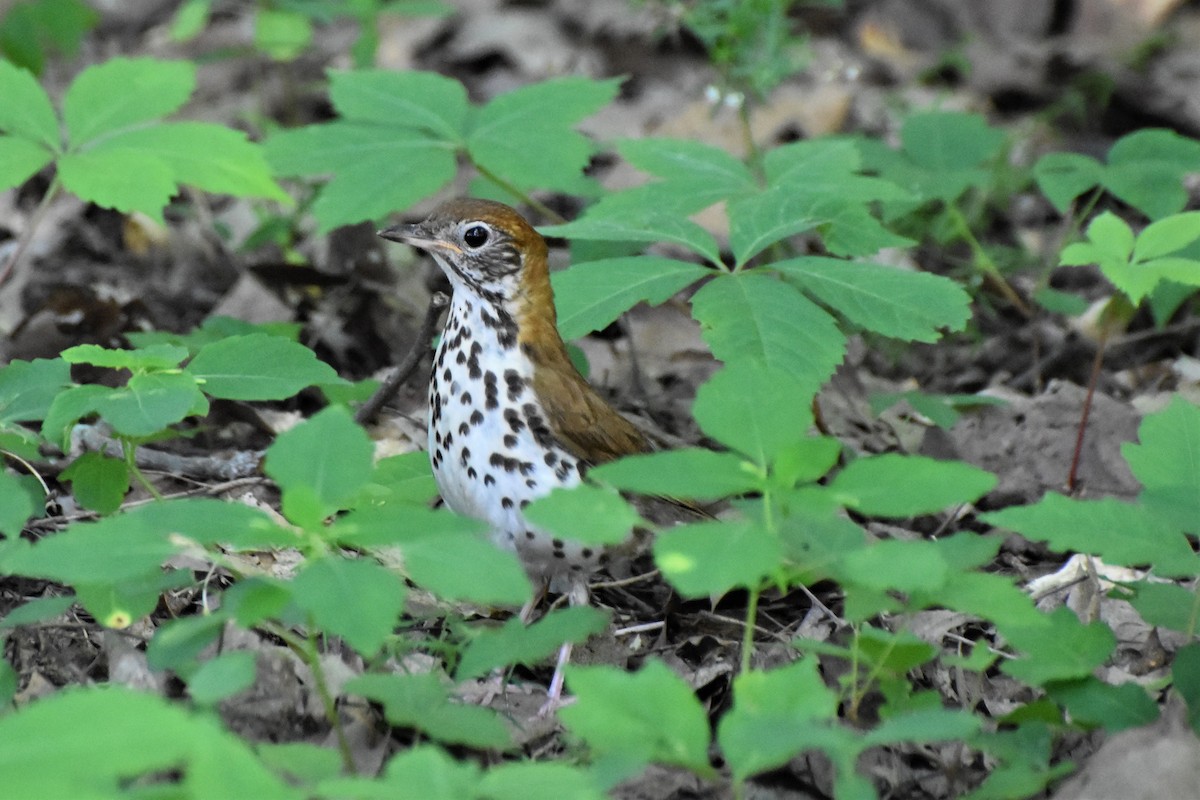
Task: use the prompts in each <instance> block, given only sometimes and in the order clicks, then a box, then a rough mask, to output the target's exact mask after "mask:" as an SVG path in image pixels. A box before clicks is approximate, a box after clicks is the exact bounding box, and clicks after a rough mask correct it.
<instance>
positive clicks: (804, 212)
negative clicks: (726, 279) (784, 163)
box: [728, 186, 826, 267]
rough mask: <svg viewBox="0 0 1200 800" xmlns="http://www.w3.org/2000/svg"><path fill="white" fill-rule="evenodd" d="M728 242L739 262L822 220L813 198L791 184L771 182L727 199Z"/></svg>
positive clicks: (823, 218) (744, 261)
mask: <svg viewBox="0 0 1200 800" xmlns="http://www.w3.org/2000/svg"><path fill="white" fill-rule="evenodd" d="M728 209H729V246H730V248H731V249H732V250H733V257H734V263H735V264H736V265H737V266H739V267H740V266H742V265H743V264H745V263H746V262H747V261H749V260H750V259H751V258H753V257H754V256H756V255H758V254H759V253H760V252H762V251H763V250H765V249H766V248H768V247H770V246H771V245H772V244H775V243H776V242H778V241H781V240H783V239H785V238H787V237H789V236H794V235H796V234H798V233H803V232H804V231H807V230H810V229H812V228H814V227H816V226H817V225H819V224H820V223H822V222H825V221H826V219H825V216H824V214H822V213H820V211H818V209H817V208H816V203H815V202H814V199H813V198H812V197H811V196H809V195H807V194H804V193H800V192H797V191H796V189H795V187H793V186H772V187H769V188H767V189H765V190H763V191H761V192H756V193H754V194H751V195H748V196H746V197H738V198H735V199H733V200H730V201H729V206H728Z"/></svg>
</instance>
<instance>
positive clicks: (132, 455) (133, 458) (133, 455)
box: [118, 437, 163, 500]
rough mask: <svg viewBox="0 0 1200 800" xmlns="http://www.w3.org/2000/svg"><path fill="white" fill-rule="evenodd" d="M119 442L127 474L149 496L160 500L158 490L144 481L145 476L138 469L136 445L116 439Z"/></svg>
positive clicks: (121, 438)
mask: <svg viewBox="0 0 1200 800" xmlns="http://www.w3.org/2000/svg"><path fill="white" fill-rule="evenodd" d="M118 441H120V442H121V454H122V455H124V456H125V468H126V469H128V470H129V474H130V475H132V476H133V477H134V478H136V479H137V482H138V483H140V484H141V485H142V488H143V489H145V490H146V491H147V492H149V493H150V496H151V497H153V498H154V499H155V500H162V499H163V496H162V494H160V493H159V491H158V489H156V488H154V485H153V484H152V483H150V481H149V480H147V479H146V476H145V475H144V474H143V473H142V471H141V470H140V469H138V465H137V445H136V444H134V443H133V442H131V441H129V440H128V439H125V438H123V437H118Z"/></svg>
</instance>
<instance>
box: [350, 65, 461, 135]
mask: <svg viewBox="0 0 1200 800" xmlns="http://www.w3.org/2000/svg"><path fill="white" fill-rule="evenodd" d="M329 99H330V100H331V101H332V102H333V107H334V108H335V109H337V112H338V114H340V115H342V116H343V117H346V118H347V119H353V120H358V121H361V122H376V123H379V124H380V125H385V126H388V127H393V126H395V127H409V128H419V129H422V130H425V131H428V132H429V133H431V134H433V135H435V136H437V137H438V138H440V139H443V140H445V141H448V142H453V141H458V140H459V139H461V138H462V135H463V127H464V125H465V124H466V120H467V111H468V108H469V106H468V103H467V90H466V89H465V88H464V87H463V85H462V83H460V82H459V81H456V80H454V79H453V78H447V77H445V76H444V75H439V74H437V73H436V72H395V71H393V70H354V71H344V70H334V71H332V72H330V73H329Z"/></svg>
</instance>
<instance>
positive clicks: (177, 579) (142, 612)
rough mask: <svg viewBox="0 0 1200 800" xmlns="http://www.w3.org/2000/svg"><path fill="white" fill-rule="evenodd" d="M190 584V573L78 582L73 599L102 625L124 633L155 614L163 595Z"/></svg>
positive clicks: (157, 571)
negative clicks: (140, 620)
mask: <svg viewBox="0 0 1200 800" xmlns="http://www.w3.org/2000/svg"><path fill="white" fill-rule="evenodd" d="M192 583H193V578H192V574H191V572H187V571H184V570H171V571H170V572H162V571H161V570H156V571H154V572H147V573H146V574H144V575H138V576H135V577H132V578H125V579H123V580H120V581H94V582H93V581H88V580H83V581H79V582H77V583H76V584H75V599H76V600H78V601H79V604H80V605H81V606H83V608H84V610H85V611H87V613H89V614H91V615H92V616H93V617H94V618H95V619H96V620H97V621H98V622H99V623H100V624H101V625H103V626H105V627H107V628H117V629H123V628H128V627H129V626H130V625H132V624H133V623H134V622H135V621H137V620H139V619H141V618H142V617H145V616H147V615H148V614H150V613H151V612H152V611H154V609H155V608H156V607H158V603H159V600H160V598H161V595H162V593H163V592H168V591H174V590H178V589H182V588H183V587H185V586H188V585H189V584H192Z"/></svg>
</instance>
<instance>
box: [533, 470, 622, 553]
mask: <svg viewBox="0 0 1200 800" xmlns="http://www.w3.org/2000/svg"><path fill="white" fill-rule="evenodd" d="M525 519H526V520H527V521H529V522H530V523H532V524H533V525H536V526H537V527H538V528H540V529H542V530H544V531H549V532H551V533H553V534H554V535H555V536H557V537H559V538H562V539H570V540H571V541H574V542H580V543H582V544H591V545H614V544H620V543H621V542H623V541H625V540H626V539H628V538H629V537H630V535H631V534H632V533H633V528H634V526H635V525H637V524H638V523H639V522H641V518H640V517H638V513H637V512H636V511H634V510H633V507H632V506H630V505H629V503H628V502H626V501H625V499H624V498H622V497H621V495H619V494H617V493H616V492H614V491H612V490H610V489H603V488H601V487H598V486H591V485H589V484H586V483H585V484H580V485H578V486H574V487H571V488H569V489H564V488H561V487H557V488H555V489H553V490H552V491H551V492H550V494H548V495H545V496H544V497H539V498H538V499H536V500H534V501H533V502H532V503H530V504H529V505H528V506H527V507H526V508H525Z"/></svg>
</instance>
